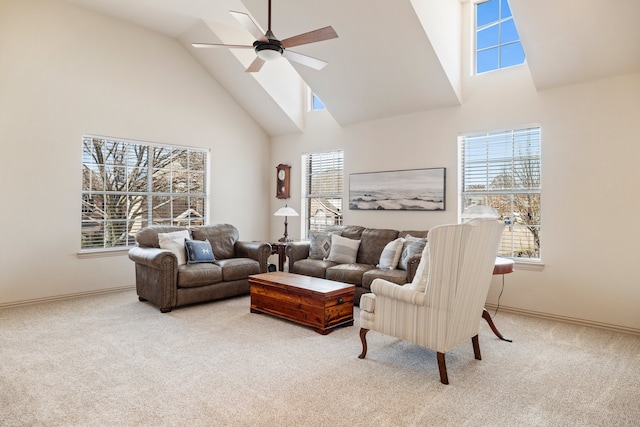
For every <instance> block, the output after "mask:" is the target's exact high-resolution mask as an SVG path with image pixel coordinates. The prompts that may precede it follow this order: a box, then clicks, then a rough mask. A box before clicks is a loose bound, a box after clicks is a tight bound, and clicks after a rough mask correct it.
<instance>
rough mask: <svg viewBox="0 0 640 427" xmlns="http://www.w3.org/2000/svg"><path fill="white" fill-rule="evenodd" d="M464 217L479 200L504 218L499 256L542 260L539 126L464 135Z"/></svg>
mask: <svg viewBox="0 0 640 427" xmlns="http://www.w3.org/2000/svg"><path fill="white" fill-rule="evenodd" d="M458 142H459V145H460V163H461V165H460V174H461V176H460V183H461V187H460V207H461V210H460V214H461V217H460V221H461V222H462V214H464V213H465V211H466V210H467V209H468V208H470V207H473V206H475V205H485V206H490V207H492V208H493V209H495V210H496V211H497V212H498V213H499V214H500V218H501V220H503V221H504V223H505V226H506V227H505V231H504V235H503V238H502V243H501V245H500V249H499V255H501V256H506V257H513V258H529V259H532V260H539V259H540V232H541V222H540V191H541V182H540V145H541V136H540V127H531V128H525V129H517V130H507V131H502V132H492V133H475V134H467V135H460V136H459V137H458Z"/></svg>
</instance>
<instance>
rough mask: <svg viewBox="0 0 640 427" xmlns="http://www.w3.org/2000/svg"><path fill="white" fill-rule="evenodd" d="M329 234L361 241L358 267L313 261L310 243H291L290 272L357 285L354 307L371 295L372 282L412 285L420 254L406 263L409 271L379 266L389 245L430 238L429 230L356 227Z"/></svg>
mask: <svg viewBox="0 0 640 427" xmlns="http://www.w3.org/2000/svg"><path fill="white" fill-rule="evenodd" d="M325 231H326V232H332V231H338V232H339V233H340V235H341V236H342V237H346V238H349V239H354V240H360V246H359V247H358V254H357V259H356V263H354V264H338V263H336V262H333V261H329V260H326V259H312V258H310V257H309V251H310V247H311V242H310V241H300V242H290V243H288V244H287V247H286V249H285V254H286V255H287V258H288V260H289V272H290V273H295V274H303V275H305V276H313V277H320V278H323V279H329V280H335V281H338V282H343V283H350V284H352V285H355V286H356V289H355V295H354V304H356V305H358V304H359V303H360V296H361V295H362V294H365V293H367V292H371V282H373V280H374V279H377V278H383V279H386V280H388V281H390V282H393V283H397V284H399V285H402V284H405V283H409V282H411V280H413V276H415V274H416V270H417V268H418V264H419V263H420V254H417V255H413V256H410V257H409V258H407V259H406V260H405V263H406V269H402V268H396V269H393V270H389V269H380V268H377V267H376V266H377V265H378V263H379V260H380V255H381V254H382V251H383V249H384V248H385V246H386V245H387V243H389V242H391V241H393V240H395V239H397V238H398V237H403V238H404V237H406V236H407V235H411V236H413V237H418V238H426V237H427V233H428V230H425V231H415V230H412V231H398V230H388V229H377V228H365V227H361V226H356V225H341V226H332V227H329V228H327V230H325Z"/></svg>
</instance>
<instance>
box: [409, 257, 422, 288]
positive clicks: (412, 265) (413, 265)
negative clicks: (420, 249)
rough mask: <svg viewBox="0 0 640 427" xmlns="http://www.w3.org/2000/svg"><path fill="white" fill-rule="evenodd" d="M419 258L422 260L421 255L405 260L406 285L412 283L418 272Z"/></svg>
mask: <svg viewBox="0 0 640 427" xmlns="http://www.w3.org/2000/svg"><path fill="white" fill-rule="evenodd" d="M420 258H422V255H421V254H416V255H413V256H411V257H409V259H408V260H407V283H411V282H412V281H413V277H414V276H415V275H416V272H417V271H418V265H419V264H420Z"/></svg>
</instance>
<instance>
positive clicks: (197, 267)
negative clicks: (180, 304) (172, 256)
mask: <svg viewBox="0 0 640 427" xmlns="http://www.w3.org/2000/svg"><path fill="white" fill-rule="evenodd" d="M218 282H222V268H220V266H218V265H215V264H211V263H209V264H185V265H180V266H178V287H179V288H195V287H198V286H205V285H211V284H214V283H218Z"/></svg>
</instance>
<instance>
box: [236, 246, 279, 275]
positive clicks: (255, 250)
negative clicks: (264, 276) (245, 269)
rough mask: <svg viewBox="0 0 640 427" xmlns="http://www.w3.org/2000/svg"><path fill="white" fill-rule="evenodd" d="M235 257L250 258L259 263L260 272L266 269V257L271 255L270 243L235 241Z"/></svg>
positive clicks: (264, 271)
mask: <svg viewBox="0 0 640 427" xmlns="http://www.w3.org/2000/svg"><path fill="white" fill-rule="evenodd" d="M235 251H236V257H238V258H251V259H255V260H256V261H258V263H259V264H260V272H261V273H266V272H267V271H268V265H267V263H268V259H269V256H270V255H271V245H270V244H269V243H267V242H244V241H237V242H236V246H235Z"/></svg>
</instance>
